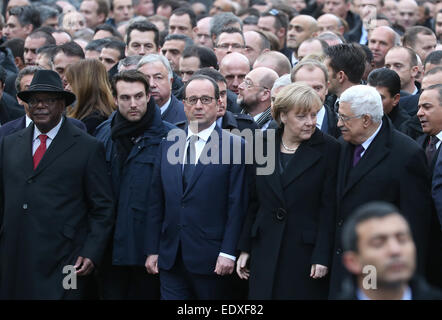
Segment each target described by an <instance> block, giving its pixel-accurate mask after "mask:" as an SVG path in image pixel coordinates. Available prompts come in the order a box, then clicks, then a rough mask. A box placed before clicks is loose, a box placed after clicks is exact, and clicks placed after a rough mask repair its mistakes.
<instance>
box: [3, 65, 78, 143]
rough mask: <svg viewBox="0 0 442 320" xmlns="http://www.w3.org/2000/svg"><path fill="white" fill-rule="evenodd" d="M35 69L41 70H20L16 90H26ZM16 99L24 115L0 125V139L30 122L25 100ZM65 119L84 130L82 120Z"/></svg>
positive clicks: (33, 68)
mask: <svg viewBox="0 0 442 320" xmlns="http://www.w3.org/2000/svg"><path fill="white" fill-rule="evenodd" d="M37 70H43V69H42V68H40V67H34V66H30V67H26V68H23V69H22V70H20V72H19V73H18V75H17V79H15V85H16V89H17V92H20V91H24V90H27V89H28V88H29V85H30V84H31V82H32V78H34V74H35V73H36V72H37ZM17 100H18V101H19V103H20V105H21V108H23V109H24V111H25V113H26V114H25V115H24V116H21V117H20V118H17V119H15V120H12V121H9V122H7V123H5V124H4V125H2V126H1V127H0V139H2V138H3V137H5V136H7V135H10V134H12V133H14V132H16V131H19V130H22V129H24V128H26V127H27V126H29V125H30V124H31V123H32V120H31V117H30V114H29V106H28V104H27V103H26V102H24V101H22V100H20V98H18V97H17ZM66 120H68V121H70V122H72V124H74V125H75V126H77V127H78V128H80V129H81V130H84V131H86V126H85V125H84V123H83V122H81V121H80V120H77V119H73V118H66Z"/></svg>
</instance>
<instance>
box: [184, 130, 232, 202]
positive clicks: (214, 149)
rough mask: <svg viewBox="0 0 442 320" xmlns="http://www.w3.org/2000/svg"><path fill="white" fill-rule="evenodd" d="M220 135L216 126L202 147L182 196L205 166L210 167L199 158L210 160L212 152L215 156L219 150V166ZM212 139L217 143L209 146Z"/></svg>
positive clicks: (219, 158)
mask: <svg viewBox="0 0 442 320" xmlns="http://www.w3.org/2000/svg"><path fill="white" fill-rule="evenodd" d="M221 135H222V131H221V129H220V128H219V127H218V126H215V129H213V131H212V134H211V135H210V137H209V139H207V142H206V144H205V145H204V148H203V151H202V152H201V155H200V158H199V159H198V163H197V164H196V167H195V171H194V172H193V175H192V177H191V178H190V181H189V185H188V186H187V188H186V190H184V196H185V195H186V194H187V193H188V192H189V191H190V190H191V189H192V187H193V185H194V184H195V182H196V181H197V180H198V178H199V177H200V176H201V174H202V173H203V171H204V169H205V168H206V167H207V166H210V165H212V164H202V163H201V161H200V159H201V156H203V155H207V156H208V157H209V158H210V157H211V154H212V152H215V154H216V152H217V149H218V150H219V151H218V152H219V157H218V163H219V164H221V160H222V149H221V148H220V147H221ZM212 139H218V143H215V144H211V143H210V142H211V141H212ZM229 146H230V144H229ZM209 147H210V149H209ZM215 166H216V164H215ZM181 177H182V173H181Z"/></svg>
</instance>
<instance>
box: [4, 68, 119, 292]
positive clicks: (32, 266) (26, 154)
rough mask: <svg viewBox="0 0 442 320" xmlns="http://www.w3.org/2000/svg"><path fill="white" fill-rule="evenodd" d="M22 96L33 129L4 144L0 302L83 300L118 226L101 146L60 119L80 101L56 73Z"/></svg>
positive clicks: (43, 74)
mask: <svg viewBox="0 0 442 320" xmlns="http://www.w3.org/2000/svg"><path fill="white" fill-rule="evenodd" d="M17 95H18V97H19V98H20V99H21V100H22V101H25V102H26V103H28V105H29V114H30V117H31V119H32V121H33V124H31V125H30V126H28V127H27V128H26V129H24V130H21V131H19V132H17V133H15V134H12V135H9V136H6V137H4V138H3V140H2V142H1V145H0V190H1V194H2V195H3V196H2V200H1V204H0V205H1V213H2V214H1V215H0V224H1V225H2V227H3V226H7V229H8V230H7V232H2V235H1V236H2V241H1V243H0V261H1V262H0V298H1V299H20V300H23V299H25V300H26V299H39V300H40V299H43V300H46V299H48V300H53V299H57V300H58V299H82V298H84V294H85V292H86V289H87V285H88V282H89V281H91V279H90V275H91V274H92V272H93V271H94V269H95V268H96V267H97V265H98V264H100V262H101V259H102V256H103V252H104V250H105V248H106V245H107V241H108V240H109V236H110V233H111V231H112V228H113V224H114V209H113V207H114V203H113V195H112V190H111V184H110V179H109V176H108V174H107V169H106V162H105V154H104V147H103V145H102V144H101V143H100V142H99V141H97V140H96V139H95V138H93V137H91V136H90V135H88V134H87V133H86V132H84V131H82V130H80V129H78V128H77V127H75V126H74V125H73V123H72V122H70V121H67V120H66V118H65V117H64V116H63V113H64V111H65V108H66V106H68V105H70V104H72V103H73V102H74V101H75V95H74V94H73V93H71V92H68V91H65V90H63V85H62V81H61V78H60V76H59V75H58V74H57V73H56V72H54V71H52V70H38V71H37V72H36V73H35V75H34V78H33V79H32V82H31V84H30V86H29V88H28V89H27V90H25V91H21V92H19V93H18V94H17ZM6 150H7V152H5V151H6ZM2 230H3V228H2ZM66 270H69V271H68V272H66ZM66 273H69V274H71V278H70V280H71V281H73V279H76V289H75V290H69V289H70V288H72V287H71V286H70V285H69V284H67V283H66V279H65V277H66V276H69V275H67V274H66ZM72 277H75V278H72ZM64 279H65V280H64ZM67 281H68V283H71V284H72V282H69V280H67ZM63 284H65V285H63Z"/></svg>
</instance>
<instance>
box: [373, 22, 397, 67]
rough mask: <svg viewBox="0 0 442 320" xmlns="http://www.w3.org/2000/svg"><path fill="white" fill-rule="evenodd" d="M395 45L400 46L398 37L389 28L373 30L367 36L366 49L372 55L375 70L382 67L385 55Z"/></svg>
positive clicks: (383, 27)
mask: <svg viewBox="0 0 442 320" xmlns="http://www.w3.org/2000/svg"><path fill="white" fill-rule="evenodd" d="M395 45H400V38H399V35H398V34H397V33H396V32H395V31H394V30H393V29H392V28H390V27H386V26H381V27H377V28H374V29H373V31H372V32H370V34H369V35H368V48H369V49H370V50H371V52H372V53H373V61H374V63H375V65H376V68H382V67H383V66H384V59H385V55H386V54H387V52H388V50H390V49H391V48H393V47H394V46H395Z"/></svg>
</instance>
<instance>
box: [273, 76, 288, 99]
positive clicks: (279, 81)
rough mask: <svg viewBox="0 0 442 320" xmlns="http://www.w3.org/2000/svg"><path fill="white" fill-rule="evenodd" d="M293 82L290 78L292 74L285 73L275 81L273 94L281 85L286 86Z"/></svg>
mask: <svg viewBox="0 0 442 320" xmlns="http://www.w3.org/2000/svg"><path fill="white" fill-rule="evenodd" d="M290 83H292V80H291V79H290V74H288V73H287V74H285V75H283V76H280V77H279V78H278V79H276V80H275V82H274V83H273V87H272V91H271V94H272V95H273V94H274V93H275V90H276V89H278V88H280V87H285V86H287V85H289V84H290Z"/></svg>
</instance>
